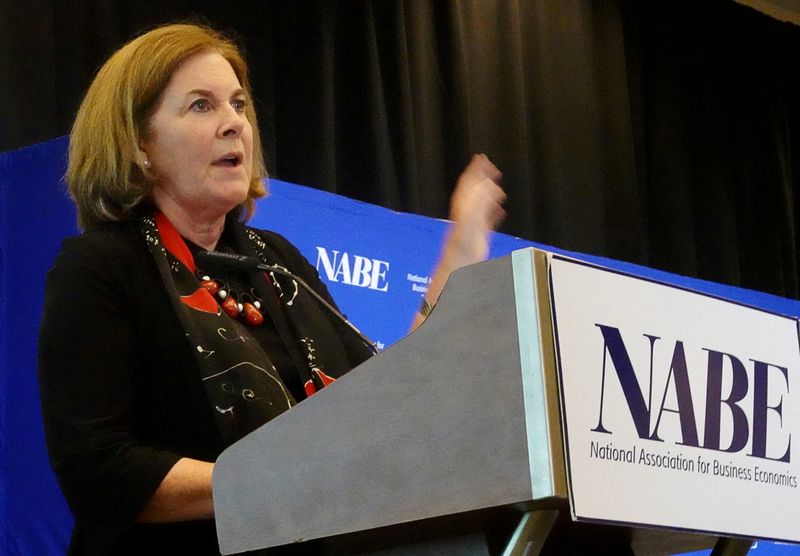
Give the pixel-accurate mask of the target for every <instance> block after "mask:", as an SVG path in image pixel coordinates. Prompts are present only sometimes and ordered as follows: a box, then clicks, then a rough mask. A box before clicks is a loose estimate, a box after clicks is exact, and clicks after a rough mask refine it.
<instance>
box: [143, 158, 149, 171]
mask: <svg viewBox="0 0 800 556" xmlns="http://www.w3.org/2000/svg"><path fill="white" fill-rule="evenodd" d="M142 164H143V165H144V167H145V169H147V170H149V169H150V160H149V159H147V158H145V159H144V162H142Z"/></svg>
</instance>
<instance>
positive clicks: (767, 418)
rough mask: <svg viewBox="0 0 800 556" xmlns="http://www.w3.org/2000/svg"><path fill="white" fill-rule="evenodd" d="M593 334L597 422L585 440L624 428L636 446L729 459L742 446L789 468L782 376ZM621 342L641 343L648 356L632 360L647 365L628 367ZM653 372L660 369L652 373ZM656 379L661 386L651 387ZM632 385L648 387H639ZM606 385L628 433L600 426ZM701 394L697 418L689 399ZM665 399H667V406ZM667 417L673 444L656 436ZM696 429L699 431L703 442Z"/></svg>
mask: <svg viewBox="0 0 800 556" xmlns="http://www.w3.org/2000/svg"><path fill="white" fill-rule="evenodd" d="M595 326H596V327H597V329H598V331H599V333H600V334H601V335H602V340H603V341H602V346H603V348H602V351H603V353H602V363H601V365H600V372H601V379H600V391H599V393H598V399H599V407H598V417H597V424H596V425H595V426H594V428H592V429H591V430H592V432H600V433H607V434H611V433H612V432H613V429H615V428H617V427H620V428H621V427H623V426H627V427H628V428H629V427H630V425H631V424H632V425H633V427H634V429H635V433H636V435H637V436H638V437H639V438H640V439H642V440H649V441H654V442H665V441H670V442H672V443H674V444H678V445H682V446H692V447H695V448H703V449H706V450H712V451H715V452H729V453H739V452H741V451H743V450H745V449H746V448H747V447H748V444H749V450H746V452H745V454H746V455H748V456H751V457H755V458H761V459H766V460H773V461H780V462H785V463H789V462H790V457H791V455H790V454H791V442H792V438H791V433H789V432H787V431H785V430H784V428H783V424H784V418H783V402H784V396H785V395H788V393H789V369H787V368H786V367H784V366H781V365H778V364H774V363H770V362H766V361H759V360H757V359H754V358H749V359H745V358H744V357H741V356H736V355H734V354H731V353H724V352H721V351H718V350H714V349H711V348H707V347H694V346H687V345H685V344H684V342H683V341H682V340H676V341H674V342H666V341H664V340H662V339H661V338H660V337H658V336H655V335H652V334H647V333H643V334H640V335H632V334H631V335H629V336H628V337H627V339H625V340H623V337H622V333H621V332H620V330H619V329H618V328H616V327H613V326H608V325H605V324H595ZM626 342H627V343H630V342H644V343H645V345H646V346H647V348H646V349H645V350H644V351H639V353H640V354H642V353H644V354H646V355H647V356H648V357H647V358H646V360H644V361H642V360H634V359H632V358H631V356H630V354H629V351H628V348H627V346H626ZM639 347H641V346H639ZM690 349H694V350H695V351H696V353H695V354H694V355H695V357H693V358H692V359H693V361H694V364H697V363H698V361H703V362H704V365H703V368H702V369H699V370H698V369H691V368H690V366H689V363H687V355H686V352H687V350H690ZM659 351H661V353H660V354H659V353H658V352H659ZM665 355H666V356H667V357H664V356H665ZM698 355H699V356H700V357H698ZM659 364H661V365H664V366H665V367H664V368H662V369H660V370H658V371H659V372H655V373H654V371H657V369H656V366H657V365H659ZM637 371H638V372H637ZM656 376H660V377H664V376H666V378H665V379H663V380H662V381H661V382H658V381H656V379H655V377H656ZM639 377H647V379H646V381H640V378H639ZM615 378H616V380H614V379H615ZM693 381H694V382H693ZM698 382H703V384H698ZM612 383H614V384H616V388H618V389H621V391H622V394H623V396H624V400H625V406H626V407H627V410H628V413H629V415H630V418H631V421H630V422H628V424H627V425H626V424H625V423H620V422H615V423H613V425H612V424H610V423H609V422H608V420H606V421H604V400H605V398H606V393H607V392H608V390H609V389H610V388H614V387H615V386H614V384H612ZM723 383H725V386H726V387H725V388H723ZM703 390H704V391H705V396H704V397H705V404H704V405H705V409H704V410H697V409H695V399H696V397H697V393H696V392H698V391H700V392H702V391H703ZM645 394H647V399H645ZM668 394H671V396H670V397H671V400H670V401H668V399H667V398H668ZM748 394H751V395H750V396H748ZM770 397H771V398H772V399H771V400H770ZM746 398H749V399H747V400H746ZM670 414H671V415H674V418H675V419H677V421H678V423H679V425H680V428H679V432H678V433H677V434H675V435H674V437H673V438H669V437H667V436H665V434H664V433H662V432H661V425H662V423H663V419H664V418H665V417H666V418H669V415H670ZM723 416H724V417H725V420H726V421H727V423H728V424H729V426H728V427H726V428H728V429H729V434H726V437H729V439H728V438H726V441H725V442H724V443H723V442H721V434H720V430H721V427H722V421H723ZM698 421H700V423H701V424H702V430H703V434H702V437H701V436H700V434H699V430H698ZM768 440H769V442H768ZM768 445H769V446H770V447H771V449H770V450H768V449H767V446H768ZM748 475H749V474H748ZM751 478H752V477H751ZM756 480H758V479H756ZM787 482H789V483H791V485H790V486H793V487H796V483H797V479H796V477H794V476H791V477H788V478H787Z"/></svg>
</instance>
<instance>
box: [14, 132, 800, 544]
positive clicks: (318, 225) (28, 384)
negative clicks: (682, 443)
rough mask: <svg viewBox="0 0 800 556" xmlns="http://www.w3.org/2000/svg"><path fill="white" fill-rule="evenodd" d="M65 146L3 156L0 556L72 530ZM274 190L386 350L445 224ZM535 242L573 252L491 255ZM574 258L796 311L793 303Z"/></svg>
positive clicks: (263, 211)
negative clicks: (65, 369) (66, 399)
mask: <svg viewBox="0 0 800 556" xmlns="http://www.w3.org/2000/svg"><path fill="white" fill-rule="evenodd" d="M66 147H67V140H66V138H61V139H56V140H54V141H50V142H47V143H42V144H39V145H35V146H33V147H29V148H25V149H20V150H17V151H13V152H9V153H4V154H0V554H7V555H13V556H17V555H20V556H21V555H26V556H27V555H29V554H41V555H49V554H53V555H57V554H63V553H64V552H65V550H66V546H67V543H68V540H69V533H70V529H71V526H72V521H71V517H70V514H69V510H68V509H67V507H66V505H65V503H64V501H63V498H62V497H61V494H60V491H59V489H58V485H57V484H56V481H55V479H54V477H53V474H52V471H51V470H50V467H49V464H48V461H47V455H46V450H45V445H44V439H43V432H42V423H41V417H40V409H39V395H38V386H37V383H36V337H37V333H38V328H39V320H40V317H41V311H42V301H43V291H44V279H45V273H46V271H47V269H48V268H49V267H50V265H51V264H52V262H53V260H54V258H55V255H56V253H57V251H58V249H59V246H60V244H61V240H62V239H63V238H64V237H66V236H69V235H74V234H76V233H78V231H77V229H76V227H75V224H74V223H75V211H74V209H73V206H72V203H71V201H70V200H69V198H68V196H67V194H66V189H65V186H64V184H63V182H62V179H61V178H62V176H63V174H64V172H65V169H66V161H65V156H66V154H65V153H66ZM365 186H368V184H366V185H365ZM270 191H271V193H270V196H269V197H268V198H266V199H264V200H262V201H260V202H259V204H258V208H257V212H256V215H255V217H254V218H253V219H252V221H251V222H252V224H253V225H255V226H257V227H261V228H268V229H271V230H274V231H276V232H278V233H281V234H283V235H285V236H286V237H287V238H289V239H290V240H291V241H292V242H293V243H294V244H295V245H297V246H298V247H299V248H300V250H301V251H302V252H303V254H304V255H305V256H306V257H307V258H308V259H309V261H311V263H312V264H313V265H314V266H316V267H317V269H318V270H319V272H320V275H321V276H322V278H323V280H325V281H326V282H327V284H328V287H329V289H330V291H331V293H332V294H333V296H334V298H335V299H336V300H337V302H338V304H339V306H340V307H341V308H342V310H343V312H344V313H345V314H347V315H348V317H349V318H350V319H351V320H352V321H353V322H354V323H355V324H356V325H357V326H358V327H359V328H361V330H362V331H363V332H365V333H366V334H367V335H368V336H370V337H371V338H372V339H373V340H375V341H377V342H378V343H379V345H380V346H381V347H387V346H389V345H391V344H392V343H393V342H395V341H396V340H397V339H399V338H401V337H402V336H403V335H404V334H405V333H406V331H407V330H408V326H409V324H410V322H411V319H412V316H413V314H414V312H415V311H416V310H417V307H418V306H419V302H420V298H421V295H422V291H423V290H424V288H425V284H426V282H427V279H428V277H429V276H430V273H431V271H432V268H433V266H434V263H435V261H436V259H437V256H438V253H439V248H440V244H441V241H442V236H443V234H444V232H445V230H446V227H447V222H445V221H441V220H436V219H432V218H425V217H421V216H416V215H412V214H403V213H397V212H393V211H389V210H387V209H384V208H380V207H376V206H372V205H368V204H366V203H361V202H357V201H351V200H349V199H345V198H343V197H339V196H337V195H333V194H330V193H325V192H321V191H318V190H314V189H310V188H307V187H303V186H299V185H293V184H289V183H285V182H281V181H277V180H272V181H271V183H270ZM509 202H512V203H513V199H512V200H510V201H509ZM528 246H538V247H545V248H548V249H551V250H554V251H558V252H562V253H567V252H565V251H561V250H558V249H555V248H552V247H547V246H541V245H536V244H534V243H532V242H528V241H524V240H521V239H518V238H513V237H510V236H506V235H503V234H495V236H494V238H493V243H492V253H491V254H492V256H500V255H505V254H508V253H510V252H511V251H512V250H514V249H519V248H523V247H528ZM567 254H570V255H572V256H576V257H578V258H582V259H584V260H589V261H593V262H596V263H599V264H602V265H604V266H610V267H612V268H617V269H621V270H625V271H627V272H630V273H633V274H637V275H643V276H647V277H650V278H653V279H656V280H661V281H665V282H669V283H673V284H679V285H681V286H683V287H686V288H689V289H696V290H700V291H704V292H707V293H712V294H714V295H717V296H719V297H723V298H728V299H733V300H735V301H740V302H742V303H746V304H749V305H754V306H757V307H761V308H764V309H767V310H771V311H773V312H777V313H781V314H785V315H790V316H795V317H797V316H800V303H799V302H797V301H793V300H787V299H782V298H778V297H775V296H771V295H768V294H763V293H759V292H753V291H748V290H742V289H738V288H732V287H729V286H723V285H720V284H712V283H709V282H703V281H700V280H695V279H690V278H685V277H680V276H676V275H672V274H668V273H665V272H659V271H655V270H652V269H646V268H642V267H639V266H636V265H631V264H625V263H620V262H618V261H611V260H607V259H602V258H599V257H589V256H585V255H580V254H575V253H567ZM63 318H67V319H68V318H69V315H63ZM753 552H755V553H757V554H759V555H760V554H788V553H792V554H800V549H798V548H797V547H790V546H786V545H780V544H773V543H760V544H759V546H758V547H757V549H755V550H753Z"/></svg>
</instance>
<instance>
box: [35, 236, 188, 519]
mask: <svg viewBox="0 0 800 556" xmlns="http://www.w3.org/2000/svg"><path fill="white" fill-rule="evenodd" d="M109 251H111V252H109ZM119 255H123V256H124V254H122V253H116V256H115V254H114V250H113V249H110V250H109V249H108V246H106V245H103V244H102V242H100V244H99V245H98V242H92V241H89V240H87V239H86V236H83V237H81V238H75V239H71V240H67V241H65V243H64V245H63V247H62V251H61V253H60V254H59V256H58V258H57V260H56V262H55V264H54V266H53V268H52V269H51V270H50V272H49V273H48V277H47V285H46V289H45V306H44V315H43V320H42V325H41V329H40V336H39V369H38V374H39V385H40V392H41V401H42V412H43V418H44V426H45V437H46V440H47V446H48V451H49V454H50V461H51V464H52V466H53V469H54V471H55V473H56V476H57V478H58V480H59V483H60V485H61V488H62V491H63V493H64V496H65V497H66V499H67V502H68V504H69V506H70V508H71V510H72V512H73V514H74V515H75V517H76V519H77V520H79V521H87V520H88V521H91V522H95V523H103V524H108V525H125V524H129V523H132V522H133V521H134V519H135V518H136V516H137V515H138V514H139V513H140V512H141V510H142V509H143V508H144V506H145V505H146V503H147V502H148V501H149V500H150V498H151V497H152V495H153V493H154V492H155V490H156V488H157V487H158V485H159V484H160V483H161V481H162V479H163V478H164V476H165V475H166V474H167V472H168V471H169V470H170V469H171V468H172V466H173V465H174V464H175V463H176V462H177V461H178V459H180V456H178V455H176V454H174V453H170V452H167V451H163V450H157V449H155V448H153V447H149V446H145V445H141V444H139V442H138V441H137V436H136V434H135V427H134V423H133V419H132V414H131V402H132V399H133V397H134V396H135V395H136V392H135V391H134V384H135V383H136V381H135V376H134V374H135V372H136V371H137V368H138V367H137V356H136V351H137V349H136V343H137V331H136V329H135V326H134V324H133V322H132V321H131V316H130V311H128V310H126V307H129V305H128V304H129V303H130V302H131V300H130V299H128V298H127V295H128V294H127V292H128V291H129V290H127V289H126V287H125V277H124V274H125V271H124V270H121V269H119V267H118V266H119V265H118V263H119V260H115V259H118V257H119ZM129 279H135V278H134V277H130V278H129Z"/></svg>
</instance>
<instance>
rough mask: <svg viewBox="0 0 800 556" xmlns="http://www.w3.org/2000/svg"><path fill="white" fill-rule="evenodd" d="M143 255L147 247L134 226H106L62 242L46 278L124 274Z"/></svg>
mask: <svg viewBox="0 0 800 556" xmlns="http://www.w3.org/2000/svg"><path fill="white" fill-rule="evenodd" d="M143 255H146V245H145V243H144V239H143V238H142V236H141V232H139V228H138V226H137V225H136V223H133V222H132V223H121V224H113V225H106V226H103V227H101V228H97V229H93V230H90V231H87V232H84V233H83V234H81V235H79V236H76V237H68V238H66V239H64V241H63V242H62V243H61V250H60V251H59V253H58V255H57V256H56V259H55V262H54V264H53V266H52V268H51V269H50V272H49V273H48V277H53V276H58V275H63V274H65V273H67V274H71V273H85V272H92V271H94V272H100V273H103V274H110V273H113V272H114V269H116V270H118V271H119V272H120V273H123V274H124V273H128V272H129V269H130V268H132V267H138V266H140V264H141V261H142V258H143ZM128 275H130V274H128Z"/></svg>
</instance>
